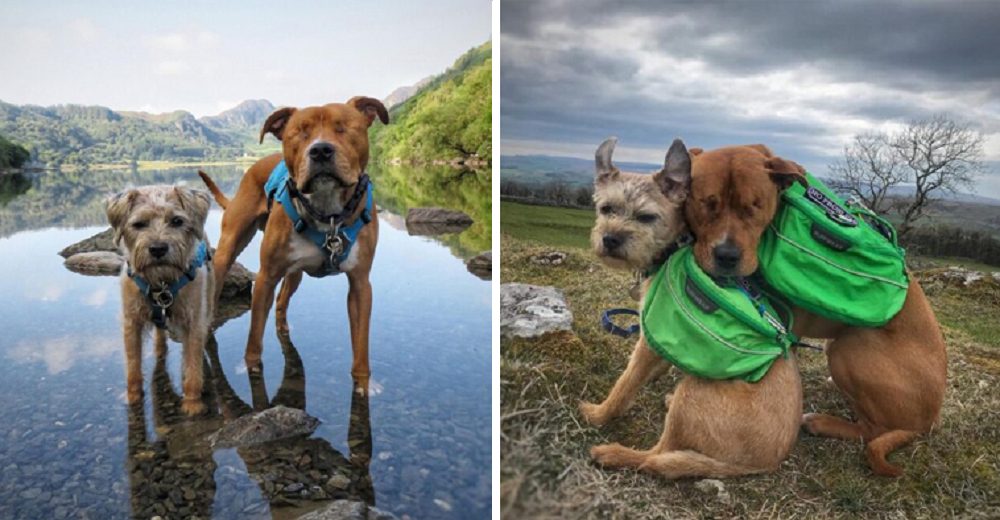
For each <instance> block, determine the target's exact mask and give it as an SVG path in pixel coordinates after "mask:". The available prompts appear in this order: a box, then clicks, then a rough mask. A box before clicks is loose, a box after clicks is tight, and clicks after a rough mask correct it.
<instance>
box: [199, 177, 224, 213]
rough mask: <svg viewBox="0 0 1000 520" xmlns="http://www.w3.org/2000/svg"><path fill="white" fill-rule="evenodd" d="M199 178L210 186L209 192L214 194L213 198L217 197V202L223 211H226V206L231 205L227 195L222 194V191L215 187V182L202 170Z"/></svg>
mask: <svg viewBox="0 0 1000 520" xmlns="http://www.w3.org/2000/svg"><path fill="white" fill-rule="evenodd" d="M198 176H199V177H201V180H202V181H204V182H205V186H208V191H210V192H212V196H213V197H215V202H218V203H219V206H222V209H226V206H227V205H228V204H229V198H228V197H226V194H225V193H222V190H220V189H219V187H218V186H216V185H215V181H213V180H212V178H211V177H209V176H208V174H207V173H205V172H203V171H201V170H198Z"/></svg>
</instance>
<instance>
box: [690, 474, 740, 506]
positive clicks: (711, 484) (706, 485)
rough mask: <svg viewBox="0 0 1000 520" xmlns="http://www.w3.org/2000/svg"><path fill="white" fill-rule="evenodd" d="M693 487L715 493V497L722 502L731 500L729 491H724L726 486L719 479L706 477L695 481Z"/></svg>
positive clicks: (707, 492) (703, 491)
mask: <svg viewBox="0 0 1000 520" xmlns="http://www.w3.org/2000/svg"><path fill="white" fill-rule="evenodd" d="M694 487H695V488H696V489H698V491H701V492H702V493H705V494H710V495H715V498H716V499H717V500H718V501H719V502H722V503H723V504H729V503H731V502H732V497H730V496H729V492H728V491H726V486H725V485H724V484H723V483H722V481H721V480H716V479H714V478H706V479H703V480H699V481H698V482H695V484H694Z"/></svg>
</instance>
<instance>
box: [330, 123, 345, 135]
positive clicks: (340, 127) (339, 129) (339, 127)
mask: <svg viewBox="0 0 1000 520" xmlns="http://www.w3.org/2000/svg"><path fill="white" fill-rule="evenodd" d="M333 131H334V132H337V133H338V134H342V133H344V132H345V131H346V130H344V125H337V126H336V127H334V129H333Z"/></svg>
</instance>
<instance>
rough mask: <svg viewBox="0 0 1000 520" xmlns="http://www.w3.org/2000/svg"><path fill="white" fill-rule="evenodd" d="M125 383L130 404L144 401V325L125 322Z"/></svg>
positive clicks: (133, 321) (132, 321)
mask: <svg viewBox="0 0 1000 520" xmlns="http://www.w3.org/2000/svg"><path fill="white" fill-rule="evenodd" d="M122 328H123V331H124V336H125V338H124V339H125V381H126V384H127V385H128V391H127V397H128V404H135V403H137V402H139V400H140V399H142V324H141V323H139V322H136V321H135V320H128V319H126V320H125V323H124V325H123V326H122Z"/></svg>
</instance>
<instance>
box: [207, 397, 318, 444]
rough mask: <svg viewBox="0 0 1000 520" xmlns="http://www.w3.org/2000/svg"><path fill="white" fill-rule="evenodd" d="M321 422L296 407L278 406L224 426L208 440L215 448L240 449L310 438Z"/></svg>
mask: <svg viewBox="0 0 1000 520" xmlns="http://www.w3.org/2000/svg"><path fill="white" fill-rule="evenodd" d="M319 424H320V421H319V419H317V418H315V417H313V416H311V415H309V414H307V413H306V412H304V411H303V410H299V409H297V408H288V407H287V406H275V407H274V408H268V409H267V410H264V411H262V412H256V413H252V414H249V415H244V416H243V417H240V418H239V419H236V420H235V421H233V422H230V423H228V424H226V425H225V426H223V427H222V428H221V429H220V430H219V431H218V432H216V433H214V434H213V435H212V436H211V437H210V438H209V440H210V441H211V443H212V447H213V448H239V447H243V446H252V445H255V444H261V443H264V442H270V441H274V440H278V439H285V438H288V437H295V436H299V435H311V434H312V432H314V431H316V428H318V427H319Z"/></svg>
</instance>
